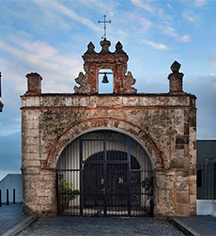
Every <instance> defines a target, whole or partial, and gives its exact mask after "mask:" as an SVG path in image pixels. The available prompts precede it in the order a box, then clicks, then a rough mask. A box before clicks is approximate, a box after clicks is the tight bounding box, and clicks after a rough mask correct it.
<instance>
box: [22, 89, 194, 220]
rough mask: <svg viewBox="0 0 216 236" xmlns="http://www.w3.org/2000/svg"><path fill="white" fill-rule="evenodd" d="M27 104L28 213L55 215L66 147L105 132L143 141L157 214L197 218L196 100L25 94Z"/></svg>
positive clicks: (24, 168) (24, 126)
mask: <svg viewBox="0 0 216 236" xmlns="http://www.w3.org/2000/svg"><path fill="white" fill-rule="evenodd" d="M21 99H22V108H21V109H22V172H23V186H24V211H25V212H26V213H37V214H38V215H55V214H56V213H57V209H56V205H57V204H56V186H55V168H56V164H57V160H58V157H59V155H60V153H61V151H62V150H63V149H64V147H65V146H66V145H67V143H68V142H69V141H70V140H71V139H73V138H75V137H76V136H77V135H79V134H81V133H82V132H84V131H86V130H92V129H94V128H99V127H106V128H110V129H116V130H120V131H125V132H128V133H130V134H132V135H133V136H134V137H136V138H137V139H139V140H140V142H141V143H142V144H143V146H144V147H145V148H146V150H147V151H148V153H149V155H150V156H151V158H152V160H153V163H154V175H155V178H154V184H155V186H154V188H155V189H154V190H155V192H154V204H155V208H154V214H155V216H158V217H165V216H168V215H185V216H188V215H194V214H196V171H195V168H196V107H195V99H196V98H195V96H193V95H190V94H186V93H182V94H136V95H135V94H134V95H115V94H109V95H92V96H89V95H81V94H80V95H78V94H77V95H76V94H39V95H30V94H25V95H24V96H22V97H21Z"/></svg>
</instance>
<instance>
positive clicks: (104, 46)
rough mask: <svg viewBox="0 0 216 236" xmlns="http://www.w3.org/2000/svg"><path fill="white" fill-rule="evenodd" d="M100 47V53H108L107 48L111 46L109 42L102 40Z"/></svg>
mask: <svg viewBox="0 0 216 236" xmlns="http://www.w3.org/2000/svg"><path fill="white" fill-rule="evenodd" d="M100 45H101V47H102V49H101V51H100V53H104V54H106V53H110V51H109V46H110V45H111V43H110V41H107V40H106V39H104V40H103V41H101V42H100Z"/></svg>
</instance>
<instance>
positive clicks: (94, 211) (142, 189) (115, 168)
mask: <svg viewBox="0 0 216 236" xmlns="http://www.w3.org/2000/svg"><path fill="white" fill-rule="evenodd" d="M57 182H58V184H57V188H58V194H57V196H58V212H59V213H63V214H69V215H86V216H89V215H95V216H98V215H100V216H101V215H105V216H106V215H115V216H123V215H127V216H128V215H129V216H145V215H146V216H147V215H148V216H149V215H151V214H152V211H153V209H152V206H151V204H152V198H153V174H152V165H151V161H150V159H149V156H148V154H147V153H146V151H145V150H144V148H143V147H142V146H141V145H140V144H139V143H138V142H137V141H136V140H135V139H133V138H132V137H130V136H128V135H126V134H123V133H120V132H116V131H113V130H97V131H93V132H89V133H86V134H84V135H82V136H80V137H79V138H77V139H75V140H74V141H73V142H72V143H71V144H69V145H68V146H67V147H66V148H65V149H64V151H63V152H62V154H61V155H60V157H59V161H58V164H57ZM66 202H67V203H66Z"/></svg>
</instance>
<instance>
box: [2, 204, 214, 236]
mask: <svg viewBox="0 0 216 236" xmlns="http://www.w3.org/2000/svg"><path fill="white" fill-rule="evenodd" d="M36 218H37V217H36V216H34V215H25V214H23V212H22V203H16V204H12V203H11V204H10V205H9V206H7V205H2V207H0V235H3V236H9V235H10V236H13V235H16V234H18V233H19V232H21V231H22V230H23V229H25V228H27V227H28V226H29V225H30V224H31V223H32V222H33V221H35V220H36ZM169 221H170V222H172V224H173V225H175V226H176V227H177V228H178V229H180V230H181V231H182V232H183V233H184V234H185V235H195V236H200V235H203V236H213V235H216V218H215V217H211V216H190V217H169ZM95 224H96V225H95ZM43 225H44V226H43ZM121 225H122V228H121ZM70 226H71V229H70ZM87 226H88V227H87ZM43 227H45V228H43ZM55 227H56V229H55V233H56V235H58V230H60V231H61V230H66V231H65V232H64V233H66V234H65V235H67V233H68V235H76V234H77V233H81V232H82V233H84V232H85V233H86V235H89V233H90V235H98V234H96V233H95V232H93V231H95V230H96V229H97V233H98V232H99V231H100V230H105V229H106V230H107V231H110V230H111V231H112V234H110V235H119V233H120V231H122V232H123V231H124V233H126V232H127V233H130V235H142V234H140V232H143V235H146V233H148V235H163V234H161V233H165V232H166V235H181V233H180V232H179V233H178V232H177V230H176V231H175V227H173V226H172V227H171V225H170V224H169V222H168V221H166V220H158V219H154V218H142V217H138V218H134V217H131V218H130V217H125V218H124V217H123V218H112V217H101V218H97V217H91V218H88V217H64V216H57V217H52V218H49V217H48V218H40V219H39V220H38V221H36V222H35V223H34V224H32V226H30V227H29V228H28V229H26V230H24V231H23V232H22V233H21V234H20V235H22V234H24V235H30V234H31V233H33V234H34V235H42V234H43V235H50V233H51V231H52V232H53V229H54V228H55ZM82 228H83V229H82ZM87 228H88V230H89V229H92V230H93V231H91V232H89V231H88V232H86V230H87ZM135 228H136V231H134V230H135ZM156 229H157V230H156ZM34 230H35V232H32V231H34ZM41 230H42V231H41ZM71 230H72V231H73V233H71ZM82 230H83V231H82ZM115 230H117V231H115ZM119 230H120V231H119ZM155 230H156V231H155ZM45 231H46V232H47V234H44V233H45ZM74 231H75V232H74ZM111 231H110V233H111ZM114 231H115V232H116V233H114V234H113V232H114ZM118 231H119V233H118ZM148 231H149V232H148ZM62 232H63V231H62ZM138 232H139V234H138ZM157 232H158V233H159V234H155V233H157ZM37 233H38V234H37ZM74 233H75V234H74ZM82 233H81V234H82ZM131 233H132V234H131ZM52 234H53V233H52ZM82 235H85V234H82ZM103 235H105V232H103ZM122 235H124V234H122Z"/></svg>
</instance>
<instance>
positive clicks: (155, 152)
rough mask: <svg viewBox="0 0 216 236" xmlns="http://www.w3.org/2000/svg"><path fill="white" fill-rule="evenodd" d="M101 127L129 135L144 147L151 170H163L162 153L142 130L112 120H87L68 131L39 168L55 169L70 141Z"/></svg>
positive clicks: (55, 144) (55, 143)
mask: <svg viewBox="0 0 216 236" xmlns="http://www.w3.org/2000/svg"><path fill="white" fill-rule="evenodd" d="M103 127H104V128H110V129H115V130H116V131H118V130H119V131H120V132H121V131H123V132H127V133H130V134H131V135H132V136H134V137H135V138H137V139H138V140H139V141H140V142H141V143H142V144H143V146H144V147H145V149H146V151H147V152H148V154H149V156H150V158H151V159H152V162H153V165H154V166H153V168H156V169H158V168H164V160H165V156H164V154H163V152H162V151H160V150H159V148H158V147H157V145H156V143H155V142H154V141H153V140H152V139H151V137H150V136H149V135H148V134H147V133H146V132H145V131H144V130H142V129H141V128H139V127H138V126H136V125H133V124H131V123H128V122H126V121H124V120H119V119H113V118H96V119H88V120H85V121H83V122H80V123H78V124H76V125H74V126H73V127H71V128H70V129H68V130H67V131H66V132H65V133H64V134H63V135H61V137H60V138H59V139H58V140H57V141H56V142H54V143H53V145H52V147H51V148H50V151H49V153H48V157H47V160H46V161H45V162H44V161H43V162H41V167H43V168H51V169H55V168H56V165H57V161H58V158H59V156H60V154H61V152H62V150H63V149H64V148H65V147H66V146H67V145H68V144H69V143H70V141H71V140H72V139H74V138H76V137H77V136H78V135H80V134H82V133H83V132H85V131H88V130H92V129H94V128H103Z"/></svg>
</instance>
